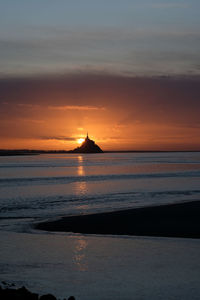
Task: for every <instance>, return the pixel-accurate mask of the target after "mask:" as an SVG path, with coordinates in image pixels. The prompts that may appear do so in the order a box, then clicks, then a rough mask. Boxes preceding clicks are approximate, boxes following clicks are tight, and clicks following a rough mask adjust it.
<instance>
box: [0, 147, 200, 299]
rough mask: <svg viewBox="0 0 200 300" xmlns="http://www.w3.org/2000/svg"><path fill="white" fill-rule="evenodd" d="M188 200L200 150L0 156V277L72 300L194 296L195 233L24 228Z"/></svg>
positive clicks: (197, 184)
mask: <svg viewBox="0 0 200 300" xmlns="http://www.w3.org/2000/svg"><path fill="white" fill-rule="evenodd" d="M190 200H200V153H199V152H184V153H183V152H182V153H181V152H180V153H179V152H174V153H169V152H165V153H105V154H83V155H82V154H51V155H50V154H43V155H33V156H9V157H0V239H1V247H0V280H7V281H8V282H11V283H12V282H14V283H15V284H17V285H19V286H20V285H26V286H27V287H29V288H31V289H32V290H33V291H38V292H39V293H48V292H52V293H54V294H55V295H56V296H58V297H66V298H67V297H68V296H69V295H70V294H72V295H74V296H76V297H77V299H81V300H87V299H88V300H92V299H93V300H95V299H96V300H97V299H102V300H107V299H117V300H122V299H127V300H129V299H130V300H131V299H142V300H147V299H148V300H149V299H155V300H156V299H158V300H161V299H166V300H169V299H184V300H188V299H190V300H194V299H199V298H200V281H199V278H200V255H199V253H200V241H199V240H195V239H180V238H179V239H176V238H146V237H130V236H123V237H122V236H118V237H116V236H115V237H114V236H94V235H78V234H72V233H47V232H42V231H41V232H39V231H36V230H34V229H33V228H32V227H33V225H34V224H35V223H37V222H41V221H43V220H48V219H56V218H60V217H62V216H67V215H77V214H88V213H93V212H105V211H115V210H121V209H127V208H134V207H143V206H150V205H162V204H166V203H178V202H184V201H190Z"/></svg>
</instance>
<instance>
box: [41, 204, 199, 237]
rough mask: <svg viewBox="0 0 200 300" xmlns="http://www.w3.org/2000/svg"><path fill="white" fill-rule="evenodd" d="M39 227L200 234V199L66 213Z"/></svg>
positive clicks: (183, 235)
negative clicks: (87, 213) (66, 215)
mask: <svg viewBox="0 0 200 300" xmlns="http://www.w3.org/2000/svg"><path fill="white" fill-rule="evenodd" d="M36 229H40V230H46V231H62V232H73V233H84V234H103V235H106V234H112V235H136V236H159V237H183V238H200V201H193V202H185V203H179V204H170V205H162V206H152V207H145V208H136V209H128V210H121V211H116V212H108V213H98V214H91V215H79V216H71V217H63V218H62V219H60V220H57V221H52V222H44V223H39V224H37V225H36Z"/></svg>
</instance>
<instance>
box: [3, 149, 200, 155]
mask: <svg viewBox="0 0 200 300" xmlns="http://www.w3.org/2000/svg"><path fill="white" fill-rule="evenodd" d="M184 152H194V153H195V152H200V150H113V151H104V152H103V153H184ZM40 154H76V153H73V152H72V151H71V150H69V151H68V150H3V149H0V156H18V155H40ZM77 154H102V153H77Z"/></svg>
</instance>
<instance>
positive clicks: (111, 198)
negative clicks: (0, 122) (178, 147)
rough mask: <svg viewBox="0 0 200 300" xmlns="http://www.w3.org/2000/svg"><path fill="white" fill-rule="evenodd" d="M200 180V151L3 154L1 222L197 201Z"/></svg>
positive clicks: (12, 224)
mask: <svg viewBox="0 0 200 300" xmlns="http://www.w3.org/2000/svg"><path fill="white" fill-rule="evenodd" d="M199 179H200V153H123V154H121V153H119V154H91V155H78V154H76V155H74V154H64V155H62V154H59V155H56V154H54V155H38V156H18V157H1V158H0V217H2V218H4V219H3V220H1V222H0V226H3V229H5V226H9V227H10V228H12V230H13V229H14V227H15V223H17V225H18V229H17V228H15V230H16V229H17V230H19V226H20V224H23V223H24V222H30V221H31V222H32V221H34V220H36V221H37V220H38V219H39V220H40V219H46V218H52V217H58V216H62V215H72V214H85V213H91V212H98V211H114V210H118V209H125V208H131V207H138V206H149V205H155V204H164V203H169V202H181V201H188V200H195V199H199V198H200V184H199ZM8 218H9V219H8ZM16 218H18V220H17V222H15V221H16ZM33 218H34V220H33ZM7 229H8V228H7Z"/></svg>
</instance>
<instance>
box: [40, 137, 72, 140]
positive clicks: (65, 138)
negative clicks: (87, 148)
mask: <svg viewBox="0 0 200 300" xmlns="http://www.w3.org/2000/svg"><path fill="white" fill-rule="evenodd" d="M40 139H41V140H57V141H76V140H77V138H75V137H68V136H42V137H40Z"/></svg>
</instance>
